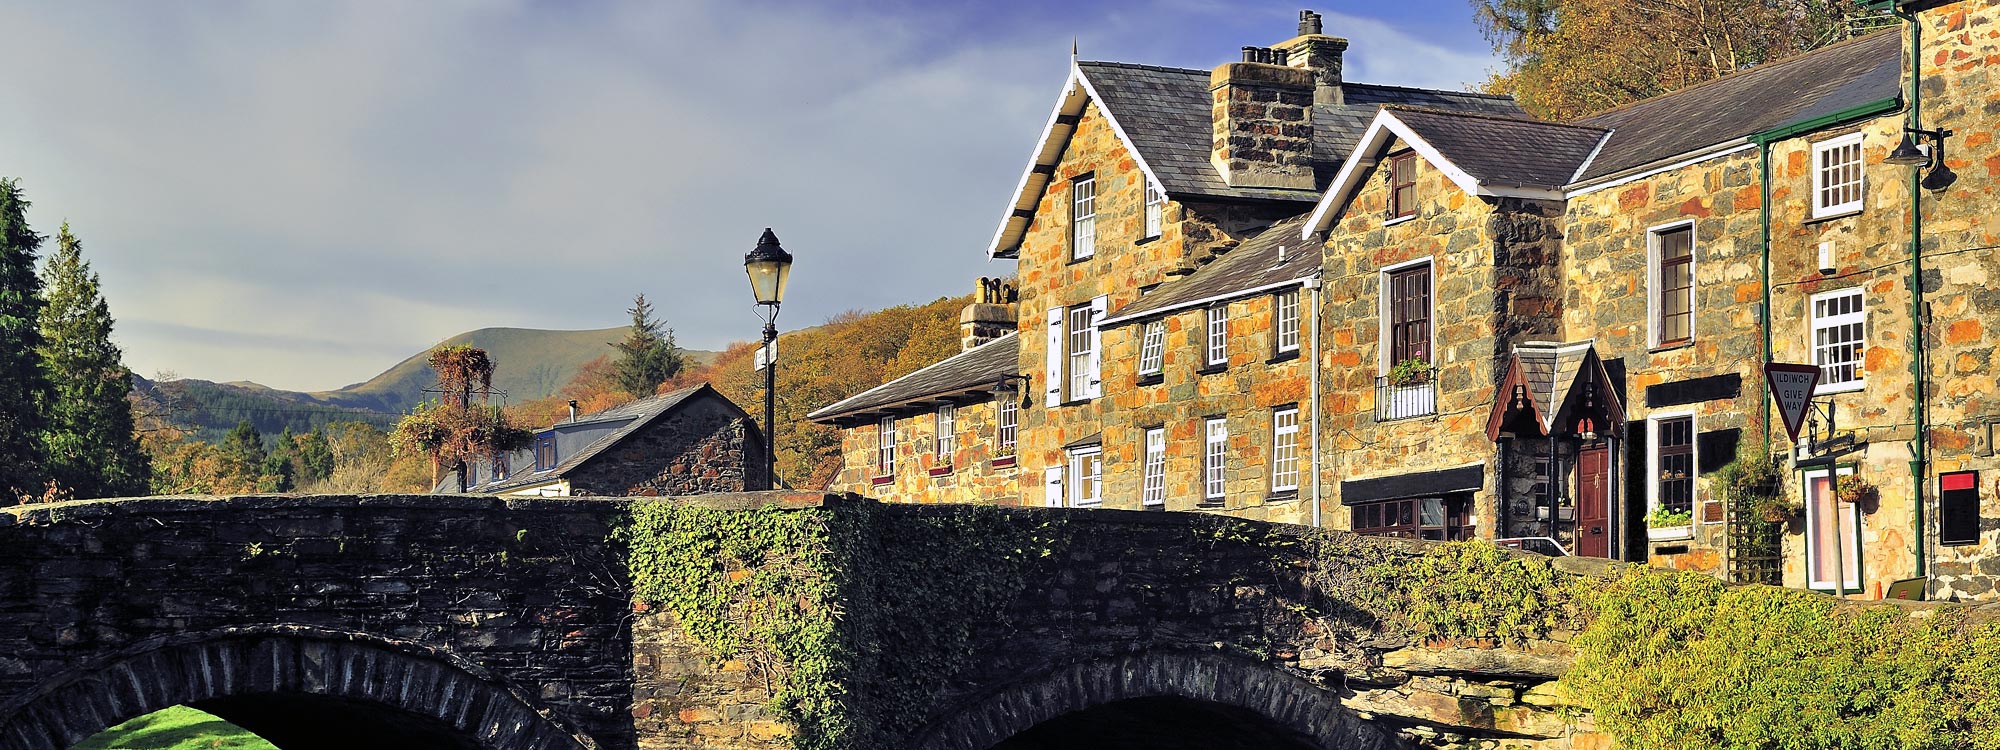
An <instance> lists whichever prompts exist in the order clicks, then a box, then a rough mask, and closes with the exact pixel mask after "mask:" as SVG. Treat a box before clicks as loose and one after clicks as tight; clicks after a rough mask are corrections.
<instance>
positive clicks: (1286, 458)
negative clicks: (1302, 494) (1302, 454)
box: [1271, 406, 1299, 492]
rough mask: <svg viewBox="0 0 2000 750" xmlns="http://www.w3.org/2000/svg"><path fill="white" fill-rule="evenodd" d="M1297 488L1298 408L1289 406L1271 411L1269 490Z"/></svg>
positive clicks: (1292, 490)
mask: <svg viewBox="0 0 2000 750" xmlns="http://www.w3.org/2000/svg"><path fill="white" fill-rule="evenodd" d="M1298 488H1299V409H1298V407H1296V406H1290V407H1286V408H1283V409H1279V410H1277V411H1274V412H1271V491H1272V492H1294V491H1297V490H1298Z"/></svg>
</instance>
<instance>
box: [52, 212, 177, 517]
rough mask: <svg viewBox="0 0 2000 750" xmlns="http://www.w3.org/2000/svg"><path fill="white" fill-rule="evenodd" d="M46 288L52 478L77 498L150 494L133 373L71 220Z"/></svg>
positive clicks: (149, 470)
mask: <svg viewBox="0 0 2000 750" xmlns="http://www.w3.org/2000/svg"><path fill="white" fill-rule="evenodd" d="M42 289H43V293H44V297H43V299H44V306H43V307H42V311H41V335H42V344H41V350H40V353H41V360H42V369H43V372H44V373H45V375H46V377H47V379H48V383H49V386H50V393H51V395H52V398H51V399H50V401H49V404H48V408H47V410H46V415H45V416H46V417H47V420H48V426H47V430H46V431H45V432H44V433H43V438H42V444H43V446H44V448H45V450H46V457H47V462H48V463H47V473H48V476H49V478H50V479H53V480H54V481H55V483H56V485H57V486H58V487H61V488H63V489H65V490H67V491H69V492H70V493H71V494H72V495H73V496H74V497H78V498H88V497H117V496H121V495H143V494H146V491H147V485H148V479H149V477H150V475H151V473H152V468H151V467H150V466H149V465H148V461H147V457H146V453H145V451H144V450H142V449H141V448H140V447H139V440H138V436H137V435H136V433H134V432H133V429H132V405H131V402H129V401H127V400H126V397H127V396H128V395H129V394H130V393H131V392H132V372H131V371H130V370H127V369H125V365H124V362H123V354H122V352H120V351H119V350H118V346H117V345H116V344H113V343H111V326H112V322H113V321H112V318H111V308H110V306H108V305H107V304H105V301H104V296H103V295H102V294H101V293H100V291H99V285H98V278H97V274H96V273H93V272H92V271H91V270H90V264H89V263H88V262H86V261H84V259H83V243H81V242H78V241H77V239H76V235H74V234H71V233H70V230H69V223H68V222H64V223H63V225H62V229H61V230H59V231H58V232H57V233H56V252H55V254H54V255H51V256H49V260H48V264H47V265H46V266H45V267H44V268H43V269H42Z"/></svg>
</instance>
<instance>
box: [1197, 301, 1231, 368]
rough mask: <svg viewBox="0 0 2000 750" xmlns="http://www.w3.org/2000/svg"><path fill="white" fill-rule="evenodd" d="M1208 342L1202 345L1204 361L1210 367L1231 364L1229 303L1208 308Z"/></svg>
mask: <svg viewBox="0 0 2000 750" xmlns="http://www.w3.org/2000/svg"><path fill="white" fill-rule="evenodd" d="M1206 314H1207V316H1208V324H1207V326H1205V328H1206V330H1207V331H1208V336H1207V343H1206V345H1205V346H1203V347H1202V350H1203V356H1202V362H1204V363H1207V364H1208V366H1210V367H1221V366H1223V365H1227V364H1229V305H1228V304H1227V303H1224V304H1220V305H1215V306H1213V307H1210V308H1208V311H1207V313H1206Z"/></svg>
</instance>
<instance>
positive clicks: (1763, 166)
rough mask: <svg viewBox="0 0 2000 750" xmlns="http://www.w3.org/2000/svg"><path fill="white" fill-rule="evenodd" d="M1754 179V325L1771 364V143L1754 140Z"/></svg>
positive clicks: (1767, 436)
mask: <svg viewBox="0 0 2000 750" xmlns="http://www.w3.org/2000/svg"><path fill="white" fill-rule="evenodd" d="M1757 181H1758V182H1759V183H1762V185H1761V186H1760V187H1761V188H1762V190H1763V198H1762V199H1760V200H1758V201H1757V213H1758V222H1759V223H1760V224H1761V225H1762V226H1763V231H1764V240H1763V244H1762V245H1761V247H1762V250H1761V251H1760V263H1761V265H1760V266H1758V267H1759V268H1760V269H1761V270H1760V271H1759V273H1760V275H1762V276H1763V281H1764V304H1763V305H1762V306H1760V307H1758V308H1757V327H1758V328H1761V329H1763V330H1764V363H1765V364H1770V363H1771V357H1772V356H1773V352H1772V348H1771V142H1770V141H1769V140H1758V141H1757ZM1758 380H1761V381H1763V383H1764V455H1765V456H1766V457H1769V456H1770V455H1771V379H1770V378H1758Z"/></svg>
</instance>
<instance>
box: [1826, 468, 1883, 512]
mask: <svg viewBox="0 0 2000 750" xmlns="http://www.w3.org/2000/svg"><path fill="white" fill-rule="evenodd" d="M1833 493H1834V495H1835V496H1836V497H1839V498H1840V501H1841V502H1843V503H1847V504H1849V505H1852V506H1854V507H1856V508H1859V509H1860V510H1861V512H1863V513H1874V512H1875V508H1876V506H1877V505H1878V504H1880V502H1881V499H1882V493H1881V491H1880V490H1877V489H1875V485H1873V484H1870V483H1869V482H1868V480H1866V479H1862V478H1861V476H1860V475H1858V474H1849V475H1847V476H1844V477H1841V478H1840V479H1839V480H1838V481H1836V482H1834V485H1833Z"/></svg>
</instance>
